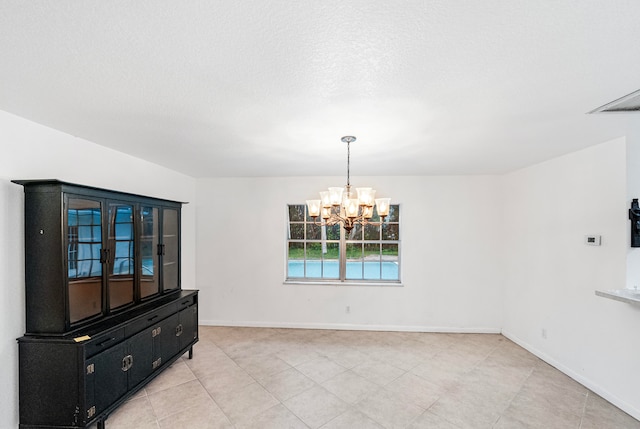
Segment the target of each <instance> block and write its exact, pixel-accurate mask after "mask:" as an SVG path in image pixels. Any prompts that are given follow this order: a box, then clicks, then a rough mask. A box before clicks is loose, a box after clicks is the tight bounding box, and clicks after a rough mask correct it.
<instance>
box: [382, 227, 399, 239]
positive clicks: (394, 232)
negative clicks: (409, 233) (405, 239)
mask: <svg viewBox="0 0 640 429" xmlns="http://www.w3.org/2000/svg"><path fill="white" fill-rule="evenodd" d="M382 239H383V240H400V225H398V224H397V223H390V224H389V225H385V226H384V227H383V228H382Z"/></svg>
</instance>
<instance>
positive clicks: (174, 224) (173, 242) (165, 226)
mask: <svg viewBox="0 0 640 429" xmlns="http://www.w3.org/2000/svg"><path fill="white" fill-rule="evenodd" d="M179 238H180V237H178V210H174V209H165V210H164V211H163V214H162V244H163V245H164V247H163V248H164V251H163V255H162V285H163V287H164V290H169V289H176V288H177V287H178V280H179V278H178V276H179V275H180V273H179V270H178V253H179V251H178V250H179V248H180V242H179Z"/></svg>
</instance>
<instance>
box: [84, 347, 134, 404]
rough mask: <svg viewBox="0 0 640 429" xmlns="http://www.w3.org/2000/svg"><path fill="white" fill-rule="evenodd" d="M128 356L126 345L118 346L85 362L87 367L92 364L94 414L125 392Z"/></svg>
mask: <svg viewBox="0 0 640 429" xmlns="http://www.w3.org/2000/svg"><path fill="white" fill-rule="evenodd" d="M128 356H129V354H128V353H127V347H126V344H119V345H116V346H113V347H111V348H110V349H107V350H105V351H103V352H102V353H99V354H97V355H95V356H94V357H92V358H91V359H90V360H88V361H87V365H91V364H93V371H94V374H93V382H94V386H93V392H94V398H95V407H96V408H95V414H99V413H101V412H102V411H104V410H106V409H107V408H108V407H109V406H110V405H111V404H113V403H114V402H115V401H117V400H118V399H119V398H120V397H121V396H122V395H124V394H125V393H126V392H127V371H128V368H127V363H128Z"/></svg>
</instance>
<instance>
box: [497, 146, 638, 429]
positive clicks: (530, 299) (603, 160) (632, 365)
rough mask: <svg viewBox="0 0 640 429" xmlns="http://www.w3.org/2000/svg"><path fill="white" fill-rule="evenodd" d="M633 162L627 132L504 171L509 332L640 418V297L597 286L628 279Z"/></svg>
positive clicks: (615, 284)
mask: <svg viewBox="0 0 640 429" xmlns="http://www.w3.org/2000/svg"><path fill="white" fill-rule="evenodd" d="M626 162H627V161H626V142H625V139H624V138H621V139H617V140H613V141H610V142H606V143H603V144H600V145H597V146H594V147H591V148H588V149H585V150H582V151H579V152H575V153H572V154H569V155H566V156H563V157H560V158H556V159H553V160H550V161H548V162H544V163H542V164H538V165H535V166H532V167H529V168H525V169H523V170H520V171H517V172H514V173H512V174H509V175H506V176H505V177H504V179H505V180H504V185H505V228H506V230H505V249H507V251H506V252H505V255H506V258H505V264H504V268H505V294H504V325H503V326H504V328H503V332H504V334H505V335H506V336H507V337H509V338H511V339H513V340H514V341H516V342H518V343H520V344H521V345H523V346H524V347H526V348H528V349H529V350H531V351H533V352H534V353H535V354H537V355H538V356H540V357H542V358H543V359H545V360H546V361H548V362H549V363H551V364H553V365H554V366H556V367H558V368H559V369H561V370H563V371H564V372H566V373H567V374H569V375H570V376H572V377H573V378H575V379H576V380H578V381H580V382H582V383H583V384H584V385H586V386H587V387H589V388H591V389H593V390H594V391H596V392H597V393H599V394H600V395H602V396H604V397H605V398H606V399H608V400H610V401H611V402H613V403H614V404H616V405H618V406H620V407H621V408H623V409H624V410H625V411H627V412H629V413H630V414H632V415H633V416H634V417H636V418H640V389H638V386H640V371H638V370H637V368H638V359H639V357H640V341H638V330H639V329H640V324H639V323H638V322H639V319H638V316H640V306H634V305H630V304H625V303H621V302H618V301H613V300H609V299H605V298H602V297H598V296H596V295H595V290H597V289H600V290H602V289H617V288H622V287H625V285H626V278H625V277H626V256H627V245H628V244H627V242H628V238H627V235H628V228H629V221H628V220H627V191H626V180H627V177H626ZM586 234H601V235H602V245H601V246H600V247H595V246H587V245H585V244H584V236H585V235H586ZM543 329H544V330H546V338H543V334H542V330H543Z"/></svg>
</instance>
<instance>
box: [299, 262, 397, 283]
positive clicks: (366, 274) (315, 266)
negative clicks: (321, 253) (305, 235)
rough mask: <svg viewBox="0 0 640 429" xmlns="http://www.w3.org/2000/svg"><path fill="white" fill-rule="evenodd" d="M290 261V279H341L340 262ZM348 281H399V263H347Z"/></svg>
mask: <svg viewBox="0 0 640 429" xmlns="http://www.w3.org/2000/svg"><path fill="white" fill-rule="evenodd" d="M306 265H307V275H306V277H305V275H304V274H305V273H304V268H305V261H303V260H290V261H289V272H288V277H289V278H315V279H337V278H339V277H340V266H339V263H338V261H334V260H332V261H318V260H312V261H306ZM346 278H347V279H348V280H399V279H400V277H399V274H398V263H397V262H392V261H382V262H380V261H364V262H363V261H352V262H350V261H347V277H346Z"/></svg>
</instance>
